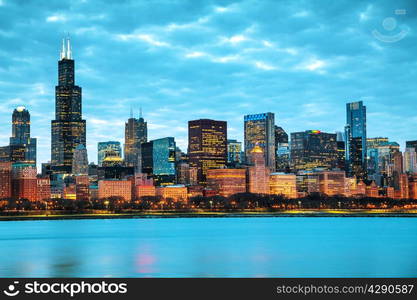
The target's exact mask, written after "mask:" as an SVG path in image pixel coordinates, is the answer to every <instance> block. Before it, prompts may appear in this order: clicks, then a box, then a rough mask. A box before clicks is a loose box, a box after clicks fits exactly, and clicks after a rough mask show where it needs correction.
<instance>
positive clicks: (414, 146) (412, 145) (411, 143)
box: [405, 141, 417, 152]
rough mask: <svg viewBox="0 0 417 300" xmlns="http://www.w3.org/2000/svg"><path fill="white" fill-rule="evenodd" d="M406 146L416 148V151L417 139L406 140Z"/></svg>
mask: <svg viewBox="0 0 417 300" xmlns="http://www.w3.org/2000/svg"><path fill="white" fill-rule="evenodd" d="M405 147H406V148H414V150H416V152H417V141H406V142H405Z"/></svg>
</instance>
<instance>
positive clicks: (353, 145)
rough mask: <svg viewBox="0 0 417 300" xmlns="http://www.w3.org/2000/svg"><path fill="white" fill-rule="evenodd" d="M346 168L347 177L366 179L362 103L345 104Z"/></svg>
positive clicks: (364, 108)
mask: <svg viewBox="0 0 417 300" xmlns="http://www.w3.org/2000/svg"><path fill="white" fill-rule="evenodd" d="M345 136H346V168H347V173H348V174H349V176H356V177H357V178H360V179H364V178H367V172H366V171H367V167H366V157H367V156H366V154H367V150H366V149H367V145H366V142H367V141H366V106H364V105H363V102H362V101H358V102H352V103H347V104H346V127H345Z"/></svg>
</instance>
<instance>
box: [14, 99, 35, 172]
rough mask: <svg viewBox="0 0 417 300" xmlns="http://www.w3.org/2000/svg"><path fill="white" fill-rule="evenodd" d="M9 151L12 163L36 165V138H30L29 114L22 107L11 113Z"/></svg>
mask: <svg viewBox="0 0 417 300" xmlns="http://www.w3.org/2000/svg"><path fill="white" fill-rule="evenodd" d="M10 150H11V157H12V161H14V162H18V161H22V162H23V161H24V162H27V163H33V164H36V138H31V137H30V113H29V111H28V110H27V109H26V108H25V107H24V106H19V107H17V108H16V109H15V110H14V111H13V115H12V137H11V138H10ZM16 151H17V152H18V153H16ZM19 153H21V154H19Z"/></svg>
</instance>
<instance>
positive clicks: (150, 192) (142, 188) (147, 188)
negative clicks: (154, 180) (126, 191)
mask: <svg viewBox="0 0 417 300" xmlns="http://www.w3.org/2000/svg"><path fill="white" fill-rule="evenodd" d="M155 195H156V187H155V186H154V185H136V186H135V197H136V199H140V198H142V197H153V196H155Z"/></svg>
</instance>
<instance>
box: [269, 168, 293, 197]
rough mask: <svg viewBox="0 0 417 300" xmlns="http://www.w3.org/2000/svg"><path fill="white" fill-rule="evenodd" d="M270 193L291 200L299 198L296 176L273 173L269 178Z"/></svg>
mask: <svg viewBox="0 0 417 300" xmlns="http://www.w3.org/2000/svg"><path fill="white" fill-rule="evenodd" d="M269 193H270V194H271V195H283V196H285V197H286V198H289V199H294V198H297V184H296V175H295V174H285V173H272V174H271V175H270V177H269Z"/></svg>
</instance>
